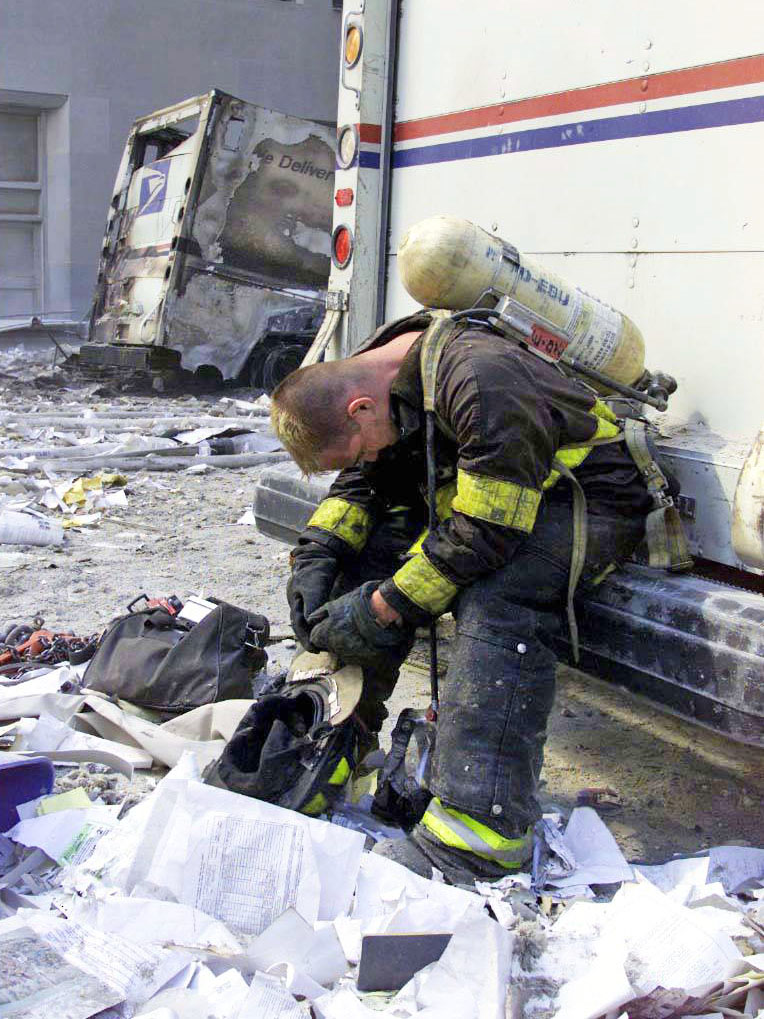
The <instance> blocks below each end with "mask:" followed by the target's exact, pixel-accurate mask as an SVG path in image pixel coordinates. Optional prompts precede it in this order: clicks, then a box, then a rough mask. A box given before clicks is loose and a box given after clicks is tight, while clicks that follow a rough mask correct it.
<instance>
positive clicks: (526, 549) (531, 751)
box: [337, 503, 644, 873]
mask: <svg viewBox="0 0 764 1019" xmlns="http://www.w3.org/2000/svg"><path fill="white" fill-rule="evenodd" d="M420 528H421V521H417V522H416V523H415V524H413V525H412V526H411V527H407V526H406V525H405V523H402V521H401V519H400V518H396V519H395V520H394V522H393V523H392V524H388V523H387V522H386V523H383V524H382V525H380V526H379V527H378V528H377V529H376V530H375V532H373V534H372V536H371V537H370V540H369V542H368V544H367V546H366V548H365V549H364V551H363V553H362V554H361V555H360V556H359V557H358V560H357V562H356V563H355V564H354V568H353V570H352V572H348V573H346V574H344V575H343V576H342V577H341V578H340V582H339V585H340V587H341V590H342V591H344V590H349V589H350V588H352V587H354V586H357V585H358V584H360V583H363V581H365V580H382V579H383V578H385V577H389V576H390V575H391V574H392V573H393V572H394V571H395V570H396V569H397V567H398V566H399V565H400V562H401V558H402V556H404V555H405V552H406V550H407V549H408V547H409V546H410V544H411V542H412V541H413V540H414V539H415V538H416V536H417V535H418V533H419V529H420ZM643 534H644V520H643V518H642V517H637V518H632V519H630V518H627V517H624V516H612V517H610V516H599V515H594V514H591V513H590V514H589V515H588V529H587V539H588V542H587V544H588V547H587V557H586V566H585V569H584V573H583V576H582V580H581V585H580V588H579V591H580V593H581V595H582V596H584V597H585V595H586V591H587V588H588V589H589V590H591V585H592V583H593V581H595V580H596V578H597V577H598V575H599V574H600V573H602V571H603V570H605V569H606V568H607V567H608V566H609V565H610V564H611V563H617V562H619V561H620V560H623V559H625V558H627V557H628V556H629V555H630V554H631V552H632V551H633V550H634V548H635V547H636V545H637V544H638V543H639V541H640V540H641V539H642V537H643ZM572 540H573V514H572V508H571V507H570V506H569V505H566V504H564V503H547V504H545V505H544V506H543V507H542V509H541V511H540V513H539V517H538V519H537V522H536V526H535V528H534V531H533V534H532V535H530V536H529V538H528V540H527V541H525V542H524V543H523V544H522V545H521V546H520V547H519V549H518V551H517V552H516V554H515V555H514V557H513V558H512V560H511V561H510V562H509V563H507V564H506V565H505V566H504V567H503V568H501V569H499V570H496V571H494V572H492V573H489V574H487V575H485V576H484V577H482V578H480V579H478V580H477V581H476V582H475V583H473V584H471V585H470V586H469V587H466V588H464V589H463V590H462V591H461V592H460V594H459V595H458V596H457V598H456V600H455V601H454V603H453V604H452V606H451V611H452V612H453V614H454V616H455V617H456V640H455V641H454V644H453V645H452V649H451V659H450V662H449V666H448V671H447V673H446V675H445V677H444V678H443V679H442V680H441V683H440V714H439V718H438V725H437V737H436V745H435V753H434V759H433V771H432V780H431V792H432V793H433V797H434V800H433V803H432V804H431V808H430V810H428V812H427V814H425V817H424V818H423V822H422V824H421V825H419V826H418V828H417V829H416V830H415V835H416V834H417V833H419V834H420V836H421V837H422V838H424V840H425V841H427V842H429V843H431V844H432V845H438V844H440V845H441V846H448V847H449V848H450V849H451V850H453V849H455V850H456V852H457V855H458V854H459V853H460V852H466V853H467V854H468V855H469V856H472V854H473V853H475V852H478V851H479V847H480V844H481V843H480V840H481V839H484V838H486V837H489V841H490V838H493V837H494V836H495V838H494V842H495V843H496V844H497V845H498V846H499V847H501V846H508V845H510V844H512V845H514V843H510V842H509V841H508V840H516V839H518V837H523V836H525V833H526V831H527V829H528V827H529V826H530V825H532V824H533V823H534V822H535V821H536V820H537V819H538V817H539V816H540V813H541V812H540V810H539V805H538V802H537V799H536V791H537V785H538V779H539V773H540V770H541V765H542V760H543V750H544V741H545V737H546V722H547V717H548V715H549V712H550V710H551V707H552V702H553V699H554V688H555V654H554V652H553V650H552V639H551V638H552V635H553V634H554V633H555V632H557V633H560V632H562V631H561V626H562V625H563V622H562V621H563V618H564V607H565V599H566V593H567V585H568V572H569V566H570V549H571V544H572ZM337 593H341V591H340V590H338V592H337ZM400 664H401V663H391V665H390V668H389V670H385V671H384V672H382V671H379V672H375V673H371V672H367V673H365V676H364V689H363V695H362V700H361V704H360V705H359V714H360V715H361V718H362V720H363V721H364V722H365V723H366V724H367V725H368V726H369V728H370V729H371V730H372V731H374V732H377V731H379V728H380V726H381V725H382V722H383V721H384V719H385V717H386V716H387V711H386V709H385V707H384V703H383V702H384V701H385V700H386V699H387V698H388V697H389V696H390V694H391V693H392V690H393V688H394V686H395V682H396V680H397V678H398V668H399V665H400ZM451 821H453V824H451ZM465 822H466V823H467V824H469V825H470V827H471V830H472V831H473V832H477V833H478V836H479V837H478V838H477V841H476V840H475V839H474V838H471V837H470V832H469V831H467V829H466V828H465V827H464V823H465ZM423 829H424V830H423ZM486 831H487V832H488V833H489V835H488V836H486ZM454 832H456V834H454ZM459 833H460V834H459ZM430 855H432V854H430ZM490 856H491V858H492V865H491V866H489V867H488V870H487V871H486V873H494V872H495V867H493V862H494V861H495V860H496V859H497V858H499V859H501V858H502V854H501V853H500V852H498V851H494V852H492V853H491V854H490ZM510 856H511V853H507V854H506V858H505V860H504V862H503V863H502V864H501V865H502V866H504V867H505V868H506V867H508V866H511V864H510V863H509V862H507V861H508V860H509V857H510ZM435 862H436V865H440V861H439V860H436V861H435ZM473 869H474V868H473Z"/></svg>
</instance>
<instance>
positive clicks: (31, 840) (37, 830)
mask: <svg viewBox="0 0 764 1019" xmlns="http://www.w3.org/2000/svg"><path fill="white" fill-rule="evenodd" d="M118 812H119V807H91V808H90V809H89V810H59V811H56V812H55V813H53V814H43V815H42V816H41V817H30V818H27V819H26V820H23V821H19V823H18V824H16V825H14V827H13V828H11V829H10V831H9V832H8V833H7V834H8V838H10V839H13V841H14V842H20V843H21V844H22V845H24V846H30V847H31V846H34V847H36V848H38V849H42V850H43V852H45V853H46V854H47V855H48V856H49V857H50V858H51V859H52V860H56V862H57V863H76V862H79V861H81V860H83V859H85V858H86V855H89V854H90V852H92V850H93V848H94V840H97V839H98V838H99V837H100V836H101V835H103V834H105V833H106V832H107V831H108V830H109V829H110V828H112V827H113V826H114V824H115V823H116V815H117V813H118ZM86 846H87V847H88V848H87V849H86V848H85V847H86Z"/></svg>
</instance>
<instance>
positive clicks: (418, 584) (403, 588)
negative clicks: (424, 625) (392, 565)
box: [393, 552, 459, 616]
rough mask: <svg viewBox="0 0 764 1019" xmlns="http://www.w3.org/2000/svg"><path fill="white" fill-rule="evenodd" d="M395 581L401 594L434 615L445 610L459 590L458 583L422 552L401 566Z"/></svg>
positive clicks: (394, 577)
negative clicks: (438, 568) (436, 566)
mask: <svg viewBox="0 0 764 1019" xmlns="http://www.w3.org/2000/svg"><path fill="white" fill-rule="evenodd" d="M393 583H394V584H395V586H396V587H397V588H398V590H399V591H400V592H401V594H405V596H406V597H407V598H408V599H409V600H410V601H413V602H414V604H415V605H418V606H419V608H420V609H424V611H425V612H429V613H431V614H432V615H433V616H439V615H441V614H442V613H443V612H445V611H446V609H447V608H448V605H449V603H450V602H451V601H452V599H453V597H454V595H455V594H456V592H457V591H458V590H459V588H458V586H457V585H456V584H452V583H451V581H450V580H448V579H447V578H446V577H444V576H443V574H442V573H440V572H439V571H438V570H436V569H435V567H434V566H433V565H432V563H431V562H430V560H429V559H427V557H426V556H425V555H424V553H422V552H419V553H418V554H417V555H415V556H414V558H413V559H409V561H408V562H407V563H404V565H403V566H401V568H400V569H399V570H398V572H397V573H395V574H394V575H393Z"/></svg>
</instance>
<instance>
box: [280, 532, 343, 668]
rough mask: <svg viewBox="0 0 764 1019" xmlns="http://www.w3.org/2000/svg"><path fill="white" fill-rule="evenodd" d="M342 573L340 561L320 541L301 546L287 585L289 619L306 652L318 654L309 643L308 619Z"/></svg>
mask: <svg viewBox="0 0 764 1019" xmlns="http://www.w3.org/2000/svg"><path fill="white" fill-rule="evenodd" d="M338 573H339V563H338V562H337V559H336V558H335V557H334V556H333V555H332V554H331V553H330V552H329V551H328V550H327V549H325V548H324V547H323V546H322V545H320V544H318V542H307V543H304V544H301V545H298V547H297V549H296V550H295V552H294V553H293V558H292V574H291V576H290V578H289V581H288V582H287V589H286V595H287V601H288V602H289V618H290V620H291V623H292V629H293V630H294V632H295V636H296V637H297V639H298V640H299V642H300V643H301V644H302V646H303V647H304V648H305V650H306V651H317V650H318V648H316V647H315V646H314V645H313V644H311V641H310V625H309V623H308V621H307V620H308V616H310V615H311V613H313V612H315V611H316V609H318V608H320V607H321V606H322V605H323V604H324V603H325V602H327V601H328V600H329V597H330V596H331V593H332V587H333V586H334V581H335V580H336V578H337V574H338Z"/></svg>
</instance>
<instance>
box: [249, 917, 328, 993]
mask: <svg viewBox="0 0 764 1019" xmlns="http://www.w3.org/2000/svg"><path fill="white" fill-rule="evenodd" d="M247 957H248V959H249V960H250V961H251V962H252V963H253V964H254V966H255V968H256V969H258V970H260V971H261V972H263V973H264V972H267V971H268V970H270V968H271V967H272V966H276V965H281V964H283V963H288V964H290V965H292V966H293V967H294V969H295V970H296V971H297V972H299V973H301V974H303V975H304V976H307V977H309V978H310V979H311V980H312V981H315V982H316V983H318V984H322V985H323V986H325V987H329V986H330V985H331V984H333V983H335V981H337V980H339V978H340V977H341V976H344V974H345V973H346V971H347V969H348V960H347V959H346V957H345V953H344V951H343V950H342V945H341V944H340V941H339V938H338V937H337V933H336V931H335V930H334V928H333V927H332V926H331V925H329V926H326V927H323V928H321V929H320V930H314V929H313V927H312V926H311V924H309V923H306V921H305V920H303V918H302V917H301V916H300V915H299V913H298V912H297V911H296V910H294V909H287V910H286V912H284V913H282V914H281V916H279V917H277V919H276V920H275V921H274V922H273V923H272V924H271V925H270V927H268V928H267V930H264V931H263V933H262V934H260V935H259V936H258V937H257V938H255V940H254V941H253V942H252V943H251V944H250V945H249V947H248V949H247Z"/></svg>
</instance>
